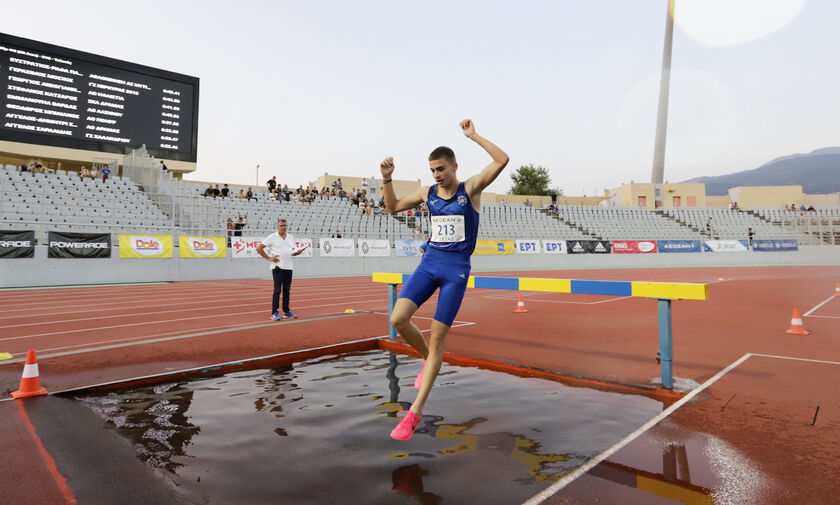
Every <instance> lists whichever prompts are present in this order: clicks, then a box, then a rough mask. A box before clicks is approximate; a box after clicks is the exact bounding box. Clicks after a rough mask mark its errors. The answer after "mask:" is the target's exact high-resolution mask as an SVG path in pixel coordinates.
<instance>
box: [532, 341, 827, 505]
mask: <svg viewBox="0 0 840 505" xmlns="http://www.w3.org/2000/svg"><path fill="white" fill-rule="evenodd" d="M751 357H757V358H775V359H788V360H794V361H806V362H810V363H823V364H828V365H840V362H838V361H823V360H818V359H808V358H794V357H791V356H777V355H774V354H753V353H747V354H744V355H743V356H741V357H740V358H739V359H738V360H737V361H735V362H733V363H732V364H731V365H729V366H728V367H726V368H724V369H723V370H721V371H720V372H718V373H716V374H715V376H714V377H712V378H711V379H709V380H707V381H706V382H704V383H703V384H702V385H701V386H700V387H698V388H696V389H694V390H692V391H691V392H690V393H688V394H687V395H685V396H684V397H682V398H680V399H679V400H678V401H677V402H676V403H674V404H673V405H671V406H670V407H668V408H667V409H665V410H663V411H662V412H661V413H660V414H659V415H657V416H656V417H654V418H653V419H651V420H650V421H648V422H646V423H645V424H643V425H642V426H640V427H639V429H637V430H636V431H634V432H633V433H631V434H629V435H627V436H626V437H625V438H624V439H623V440H621V441H620V442H618V443H617V444H615V445H614V446H612V447H610V448H609V449H607V450H606V451H604V452H602V453H601V454H599V455H597V456H595V457H594V458H592V459H591V460H589V461H587V462H586V463H584V464H583V465H581V466H580V467H578V468H576V469H575V470H574V471H573V472H572V473H570V474H568V475H566V476H565V477H563V478H562V479H560V480H558V481H557V482H555V483H554V484H552V485H551V486H550V487H547V488H546V489H544V490H542V491H541V492H540V493H538V494H536V495H534V496H533V497H531V498H530V499H529V500H528V501H526V502H524V503H523V504H522V505H538V504H539V503H542V502H544V501H545V500H547V499H549V498H551V497H552V496H554V495H555V494H557V493H558V492H559V491H560V490H561V489H563V488H564V487H566V486H568V485H569V484H571V483H572V481H574V480H575V479H577V478H578V477H580V476H581V475H583V474H585V473H586V472H588V471H589V470H591V469H592V468H593V467H595V466H596V465H598V464H599V463H601V462H602V461H604V460H605V459H607V458H608V457H610V456H612V455H613V454H615V453H616V452H617V451H618V450H620V449H621V448H623V447H624V446H626V445H627V444H629V443H630V442H632V441H633V440H635V439H636V438H638V437H639V436H640V435H642V434H643V433H644V432H646V431H647V430H649V429H651V428H653V426H655V425H656V424H657V423H658V422H660V421H662V420H663V419H665V418H666V417H668V416H670V415H671V414H673V413H674V411H676V410H677V409H678V408H680V407H682V406H683V405H685V404H686V403H688V402H689V401H691V400H692V399H693V398H694V397H695V396H697V395H698V394H700V393H701V392H703V390H705V389H707V388H708V387H709V386H711V385H712V384H714V383H715V382H717V381H718V380H720V378H721V377H723V376H724V375H726V374H727V373H729V372H731V371H732V370H733V369H734V368H735V367H737V366H739V365H741V364H742V363H743V362H744V361H746V360H747V359H749V358H751Z"/></svg>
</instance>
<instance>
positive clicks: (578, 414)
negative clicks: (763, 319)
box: [79, 351, 662, 505]
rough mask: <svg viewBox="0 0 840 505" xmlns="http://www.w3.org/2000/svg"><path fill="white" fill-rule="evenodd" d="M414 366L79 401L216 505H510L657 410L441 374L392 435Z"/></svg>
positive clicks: (382, 364) (242, 375)
mask: <svg viewBox="0 0 840 505" xmlns="http://www.w3.org/2000/svg"><path fill="white" fill-rule="evenodd" d="M419 370H420V361H419V360H417V359H414V358H410V357H406V356H402V355H394V354H391V353H387V352H383V351H370V352H364V353H355V354H347V355H341V356H331V357H327V358H321V359H315V360H309V361H304V362H300V363H296V364H294V365H293V366H288V367H284V368H276V369H271V370H265V369H263V370H250V371H245V372H238V373H229V374H226V375H224V376H221V377H215V378H208V379H196V380H191V381H184V382H177V383H168V384H161V385H157V386H154V387H142V388H136V389H131V390H124V391H117V392H109V393H100V394H94V395H88V396H81V397H79V399H80V400H81V401H83V402H84V403H85V404H86V405H88V406H89V407H90V408H91V409H93V410H94V411H96V412H97V413H99V414H100V415H101V416H102V417H103V418H104V420H105V421H106V422H107V423H110V424H112V425H113V426H114V427H115V429H117V430H118V431H119V433H121V434H122V435H123V436H125V437H126V438H128V439H129V440H130V441H131V442H132V443H133V444H134V447H135V450H136V453H137V456H138V458H140V459H141V460H142V461H144V462H145V463H146V464H148V465H150V466H152V467H155V468H157V469H160V471H161V472H163V473H165V474H166V475H167V476H168V477H169V478H170V479H172V480H173V481H174V482H175V483H176V484H178V485H179V489H181V490H182V491H183V492H185V493H186V494H188V495H190V496H191V497H193V498H196V499H201V500H204V501H205V502H206V503H213V504H226V503H232V504H240V503H241V504H249V505H257V504H278V503H281V504H302V505H305V504H324V503H352V504H391V503H394V504H398V503H421V504H437V503H452V504H473V503H476V504H484V505H490V504H517V503H521V502H522V501H525V500H526V499H527V498H529V497H530V496H532V495H534V494H536V493H537V492H539V491H540V490H542V489H543V488H545V487H547V486H548V485H550V484H551V482H553V481H555V480H557V479H558V478H560V477H562V476H563V475H565V474H566V473H568V472H570V471H571V470H574V469H575V468H576V467H578V466H580V465H581V464H583V463H584V462H586V461H587V460H588V459H590V458H591V457H593V456H595V455H597V454H598V453H600V452H601V451H603V450H605V449H607V448H608V447H610V446H611V445H613V444H614V443H616V442H618V441H619V440H621V439H622V438H623V437H624V436H625V435H627V434H628V433H630V432H632V431H634V430H635V429H636V428H637V427H639V426H640V425H642V424H643V423H644V422H646V421H647V420H649V419H650V418H652V417H653V416H655V415H656V414H657V413H659V412H660V411H661V410H662V404H661V403H660V402H657V401H655V400H651V399H649V398H645V397H642V396H634V395H624V394H618V393H607V392H602V391H597V390H592V389H586V388H574V387H569V386H565V385H563V384H560V383H556V382H551V381H548V380H544V379H534V378H522V377H517V376H512V375H507V374H504V373H499V372H493V371H488V370H482V369H478V368H469V367H460V366H452V365H448V364H444V366H443V368H442V369H441V374H440V375H439V376H438V379H437V381H436V384H435V388H434V389H433V390H432V395H431V397H430V399H429V401H428V402H427V403H426V412H425V413H424V416H423V420H422V422H421V423H420V425H419V426H418V428H417V431H416V432H415V434H414V437H413V438H412V439H411V440H409V441H407V442H399V441H396V440H393V439H391V438H390V436H389V434H390V432H391V430H392V429H393V428H394V426H396V424H397V422H398V419H397V418H396V417H395V416H396V412H397V411H399V410H404V409H407V408H408V406H409V405H410V403H411V401H412V400H413V399H414V396H415V390H414V388H413V383H414V377H415V375H416V374H417V372H419Z"/></svg>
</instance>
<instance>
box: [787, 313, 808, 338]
mask: <svg viewBox="0 0 840 505" xmlns="http://www.w3.org/2000/svg"><path fill="white" fill-rule="evenodd" d="M785 333H787V334H788V335H810V334H811V332H810V331H808V330H806V329H805V327H804V326H802V318H801V317H799V309H797V308H794V309H793V317H791V319H790V329H789V330H788V331H786V332H785Z"/></svg>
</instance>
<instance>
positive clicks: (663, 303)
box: [659, 298, 674, 389]
mask: <svg viewBox="0 0 840 505" xmlns="http://www.w3.org/2000/svg"><path fill="white" fill-rule="evenodd" d="M673 344H674V335H673V332H672V330H671V300H663V299H662V298H660V299H659V363H660V365H661V367H662V387H663V388H665V389H673V388H674V369H673V360H674V345H673Z"/></svg>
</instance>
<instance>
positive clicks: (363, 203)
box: [359, 196, 367, 212]
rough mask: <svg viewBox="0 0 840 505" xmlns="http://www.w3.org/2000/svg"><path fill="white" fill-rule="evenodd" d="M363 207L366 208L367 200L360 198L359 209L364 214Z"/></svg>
mask: <svg viewBox="0 0 840 505" xmlns="http://www.w3.org/2000/svg"><path fill="white" fill-rule="evenodd" d="M365 207H367V200H365V197H364V196H362V198H361V199H360V200H359V208H360V209H362V212H364V211H365Z"/></svg>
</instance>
